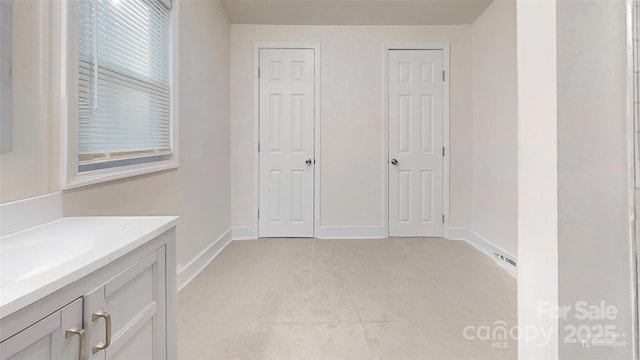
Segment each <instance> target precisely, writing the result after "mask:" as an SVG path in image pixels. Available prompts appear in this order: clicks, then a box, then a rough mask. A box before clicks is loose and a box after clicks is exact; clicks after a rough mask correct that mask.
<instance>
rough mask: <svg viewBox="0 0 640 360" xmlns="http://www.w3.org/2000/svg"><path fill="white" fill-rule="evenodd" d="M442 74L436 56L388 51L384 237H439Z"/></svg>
mask: <svg viewBox="0 0 640 360" xmlns="http://www.w3.org/2000/svg"><path fill="white" fill-rule="evenodd" d="M442 70H443V52H442V50H390V51H389V160H390V164H389V235H390V236H442V231H443V225H442V214H443V213H442V203H443V199H442V193H443V186H442V175H443V168H442V167H443V153H442V151H443V148H442V144H443V138H442V134H443V128H442V126H443V91H444V81H443V79H442V75H441V74H442ZM394 164H395V165H394Z"/></svg>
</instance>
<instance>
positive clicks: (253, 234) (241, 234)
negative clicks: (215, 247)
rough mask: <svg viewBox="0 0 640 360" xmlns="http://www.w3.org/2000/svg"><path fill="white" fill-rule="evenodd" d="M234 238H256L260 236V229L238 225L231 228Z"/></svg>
mask: <svg viewBox="0 0 640 360" xmlns="http://www.w3.org/2000/svg"><path fill="white" fill-rule="evenodd" d="M231 238H232V239H233V240H255V239H257V238H258V229H256V228H253V227H237V228H232V229H231Z"/></svg>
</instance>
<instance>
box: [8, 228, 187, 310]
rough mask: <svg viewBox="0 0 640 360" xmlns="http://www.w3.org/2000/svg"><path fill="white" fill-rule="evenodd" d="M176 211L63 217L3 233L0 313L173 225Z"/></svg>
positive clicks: (95, 267)
mask: <svg viewBox="0 0 640 360" xmlns="http://www.w3.org/2000/svg"><path fill="white" fill-rule="evenodd" d="M176 220H177V217H175V216H127V217H64V218H60V219H58V220H55V221H52V222H49V223H46V224H43V225H39V226H36V227H32V228H29V229H26V230H23V231H19V232H16V233H13V234H8V235H6V236H3V237H0V318H4V317H5V316H7V315H9V314H11V313H13V312H15V311H17V310H20V309H21V308H24V307H26V306H28V305H30V304H32V303H33V302H35V301H37V300H39V299H41V298H43V297H45V296H47V295H49V294H52V293H53V292H55V291H57V290H59V289H61V288H63V287H65V286H67V285H69V284H71V283H72V282H74V281H76V280H78V279H81V278H82V277H84V276H86V275H89V274H90V273H92V272H94V271H96V270H98V269H99V268H101V267H103V266H105V265H107V264H108V263H110V262H112V261H114V260H116V259H118V258H119V257H121V256H123V255H125V254H127V253H129V252H130V251H131V250H133V249H135V248H137V247H139V246H141V245H143V244H145V243H146V242H148V241H149V240H152V239H153V238H155V237H157V236H158V235H160V234H162V233H163V232H165V231H167V230H169V229H170V228H171V227H173V226H174V225H175V223H176Z"/></svg>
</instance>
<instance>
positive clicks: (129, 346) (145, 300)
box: [84, 249, 166, 360]
mask: <svg viewBox="0 0 640 360" xmlns="http://www.w3.org/2000/svg"><path fill="white" fill-rule="evenodd" d="M159 259H164V249H160V250H158V251H157V252H154V253H151V254H149V255H147V256H146V257H145V258H144V259H142V260H141V261H140V262H138V263H136V264H135V265H134V266H132V267H130V268H129V269H127V270H125V271H124V272H122V273H121V274H119V275H118V276H116V277H115V278H113V279H111V280H109V281H108V282H107V283H106V284H104V285H103V286H100V287H99V288H97V289H95V290H93V291H92V292H90V293H89V294H87V295H85V296H84V306H85V312H84V323H85V328H86V330H87V334H88V335H87V336H88V344H89V345H88V349H87V350H88V351H89V355H90V358H91V359H100V360H105V359H123V360H125V359H166V354H165V350H164V345H165V341H164V339H165V336H166V331H165V330H166V328H165V309H166V306H165V301H164V293H165V289H164V278H165V276H164V271H165V269H164V261H158V260H159ZM102 348H104V349H102Z"/></svg>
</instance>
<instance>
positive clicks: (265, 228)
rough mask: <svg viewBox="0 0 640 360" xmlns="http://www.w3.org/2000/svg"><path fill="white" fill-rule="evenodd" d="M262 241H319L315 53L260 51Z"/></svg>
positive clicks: (260, 206)
mask: <svg viewBox="0 0 640 360" xmlns="http://www.w3.org/2000/svg"><path fill="white" fill-rule="evenodd" d="M259 56H260V78H259V102H260V103H259V123H260V124H259V126H260V140H259V141H260V142H259V151H260V154H259V168H260V170H259V183H260V186H259V210H258V211H259V215H258V234H259V236H260V237H313V235H314V233H313V218H314V215H313V211H314V206H313V205H314V204H313V201H314V200H313V199H314V165H315V161H314V122H315V119H314V116H315V108H314V106H315V103H314V102H315V94H314V92H315V84H314V82H315V74H314V71H315V70H314V50H313V49H260V54H259Z"/></svg>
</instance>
